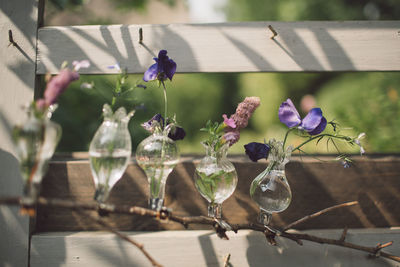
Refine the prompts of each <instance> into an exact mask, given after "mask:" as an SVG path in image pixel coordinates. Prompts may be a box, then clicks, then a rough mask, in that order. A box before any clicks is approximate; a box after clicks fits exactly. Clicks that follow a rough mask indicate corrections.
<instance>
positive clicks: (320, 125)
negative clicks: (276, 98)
mask: <svg viewBox="0 0 400 267" xmlns="http://www.w3.org/2000/svg"><path fill="white" fill-rule="evenodd" d="M279 120H280V121H281V122H282V123H284V124H286V126H287V127H289V128H292V127H295V126H297V128H299V129H300V130H304V131H306V132H308V133H309V134H310V135H317V134H320V133H321V132H322V131H323V130H325V127H326V124H327V121H326V119H325V117H324V116H322V110H321V109H320V108H313V109H311V110H310V112H309V113H308V114H307V115H306V116H305V117H304V119H303V120H302V119H301V118H300V115H299V112H297V110H296V107H295V106H294V105H293V102H292V100H290V98H288V99H287V100H286V101H285V102H283V103H282V104H281V106H280V107H279Z"/></svg>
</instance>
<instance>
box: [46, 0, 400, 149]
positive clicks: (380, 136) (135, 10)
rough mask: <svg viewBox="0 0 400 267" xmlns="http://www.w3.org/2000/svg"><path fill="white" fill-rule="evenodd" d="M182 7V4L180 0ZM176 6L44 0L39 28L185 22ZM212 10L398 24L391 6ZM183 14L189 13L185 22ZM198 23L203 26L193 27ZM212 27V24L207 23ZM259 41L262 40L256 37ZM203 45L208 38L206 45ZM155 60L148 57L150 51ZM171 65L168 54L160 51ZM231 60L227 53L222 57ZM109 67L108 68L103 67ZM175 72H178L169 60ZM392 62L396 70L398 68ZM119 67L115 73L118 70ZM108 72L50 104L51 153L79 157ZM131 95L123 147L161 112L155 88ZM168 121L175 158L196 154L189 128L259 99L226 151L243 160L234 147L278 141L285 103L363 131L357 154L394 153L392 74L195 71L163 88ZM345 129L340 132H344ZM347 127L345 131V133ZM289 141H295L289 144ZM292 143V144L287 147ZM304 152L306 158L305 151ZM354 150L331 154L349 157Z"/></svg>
mask: <svg viewBox="0 0 400 267" xmlns="http://www.w3.org/2000/svg"><path fill="white" fill-rule="evenodd" d="M189 2H191V1H189ZM189 2H183V1H180V0H175V1H174V0H164V1H157V0H139V1H135V0H91V1H83V0H52V1H49V3H46V12H45V25H57V26H61V25H84V24H134V23H137V24H143V23H152V24H155V23H160V24H168V23H188V22H191V21H193V20H191V14H192V13H193V8H196V6H195V5H193V3H189ZM217 2H219V5H218V6H216V7H215V8H216V9H217V12H219V14H220V15H221V17H220V18H219V19H221V18H222V20H226V21H274V20H279V21H301V20H368V19H372V20H379V19H381V20H398V19H400V5H399V4H398V3H396V2H397V0H386V1H380V0H371V1H365V0H350V1H349V0H335V1H324V0H303V1H296V0H281V1H272V0H226V1H217ZM192 17H193V16H192ZM202 22H204V21H202ZM207 22H214V21H207ZM266 34H269V33H268V32H267V30H266ZM210 42H212V40H210ZM153 52H154V53H157V51H153ZM169 56H170V57H171V58H174V55H173V54H169ZM232 56H233V57H234V55H232ZM113 64H115V62H110V65H113ZM177 64H178V69H177V70H178V72H179V62H177ZM399 64H400V63H399ZM121 67H122V68H123V67H124V66H121ZM141 79H142V75H129V78H128V80H127V84H126V86H127V87H134V86H135V85H137V84H139V83H142V84H145V83H144V82H143V81H142V80H141ZM115 81H116V76H114V75H82V76H81V79H80V81H79V82H75V83H73V84H72V85H71V86H70V88H69V89H68V90H67V92H66V93H65V94H63V95H62V96H61V98H60V101H59V104H60V106H59V108H58V109H57V111H56V113H55V114H54V120H55V121H57V122H59V123H60V124H61V125H62V127H63V137H62V140H61V142H60V144H59V146H58V151H59V152H70V151H87V150H88V146H89V143H90V140H91V138H92V136H93V135H94V133H95V131H96V129H97V128H98V126H99V125H100V123H101V121H102V118H101V108H102V105H103V104H104V103H105V102H110V101H111V97H112V88H113V86H114V84H115ZM82 82H94V84H95V86H96V89H81V88H80V84H81V83H82ZM146 85H147V89H143V88H140V87H137V88H135V89H134V90H133V91H132V92H131V93H129V94H126V96H124V99H123V101H121V102H120V103H119V105H123V106H125V107H127V108H128V109H132V108H136V109H137V112H136V114H135V116H134V118H133V119H132V120H131V122H130V125H129V127H130V131H131V134H132V141H133V144H132V146H133V149H135V148H136V146H137V144H138V143H139V142H140V141H142V140H143V139H144V138H145V137H146V136H147V135H148V133H147V132H146V131H145V130H144V129H142V127H141V126H140V124H141V123H143V122H144V121H147V120H148V119H150V118H151V117H152V116H153V115H154V114H155V113H162V111H163V95H162V94H163V93H162V89H161V88H158V86H157V84H156V83H149V84H146ZM167 90H168V100H169V115H173V114H176V117H177V121H178V122H179V124H180V125H181V126H182V127H184V128H185V130H186V132H187V136H186V138H185V139H184V140H183V141H180V143H179V147H180V149H181V152H182V153H203V149H202V146H201V144H200V141H201V140H202V139H204V136H203V133H201V132H200V131H199V129H200V128H202V127H203V126H204V125H205V123H206V122H207V120H209V119H210V120H213V121H221V120H222V114H224V113H225V114H228V116H229V115H230V114H232V113H234V111H235V108H236V105H237V104H238V103H239V102H240V101H241V100H242V99H243V98H244V97H245V96H259V97H260V98H261V103H262V104H261V106H260V107H259V108H258V109H257V111H256V112H255V114H254V116H253V117H252V119H251V120H250V124H249V126H248V128H246V129H245V130H243V131H242V132H241V139H240V141H239V142H238V144H236V145H234V146H233V147H232V149H231V153H244V149H243V145H244V144H246V143H248V142H252V141H256V142H262V141H263V140H264V139H266V140H269V139H270V138H274V137H275V138H281V137H282V136H283V135H284V133H285V131H286V127H285V125H283V124H282V123H280V122H279V119H278V107H279V104H280V103H281V102H282V101H284V100H286V99H287V98H291V99H292V100H293V102H294V103H295V105H296V106H297V107H298V108H299V111H300V113H301V115H302V116H304V115H305V114H306V113H307V111H308V110H309V109H310V108H311V107H313V106H317V107H321V108H322V110H323V112H324V116H325V117H326V118H327V119H328V121H329V120H332V119H335V120H337V121H339V122H340V123H341V126H342V127H343V130H344V131H345V132H344V133H346V134H350V135H351V134H353V135H355V134H356V133H360V132H365V133H366V134H367V138H366V142H364V143H363V145H364V144H365V145H364V146H365V148H366V150H367V152H374V153H382V152H384V153H391V152H398V151H400V139H399V138H397V137H398V136H400V73H398V72H374V73H372V72H371V73H348V72H346V73H344V72H343V73H342V72H329V73H240V74H239V73H238V74H236V73H229V74H225V73H218V74H215V73H205V74H177V75H175V76H174V79H173V81H172V82H167ZM350 125H351V126H352V127H353V128H351V129H350V128H347V127H348V126H350ZM346 128H347V129H346ZM294 138H295V137H294ZM291 142H292V143H293V144H294V145H297V143H298V142H301V140H300V139H299V140H295V139H294V140H291ZM310 146H311V147H309V148H308V149H306V151H313V152H315V144H312V145H310ZM357 148H358V147H340V149H341V150H343V151H346V152H354V153H357V152H358V151H359V150H358V149H357ZM317 152H318V153H329V152H332V153H336V152H337V151H336V150H335V148H334V147H333V146H330V150H327V147H326V144H319V145H318V146H317Z"/></svg>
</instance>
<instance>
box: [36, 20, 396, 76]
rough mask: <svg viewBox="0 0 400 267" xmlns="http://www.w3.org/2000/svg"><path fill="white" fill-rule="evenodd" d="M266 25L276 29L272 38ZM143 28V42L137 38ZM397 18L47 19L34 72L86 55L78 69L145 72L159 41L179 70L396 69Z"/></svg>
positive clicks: (156, 50) (41, 35) (100, 71)
mask: <svg viewBox="0 0 400 267" xmlns="http://www.w3.org/2000/svg"><path fill="white" fill-rule="evenodd" d="M268 25H272V26H273V28H274V29H275V30H276V32H277V33H278V36H276V37H275V39H274V40H272V39H270V37H271V36H272V33H271V31H270V30H269V29H268ZM139 28H142V29H143V45H141V44H139V42H138V41H139ZM399 32H400V21H345V22H334V21H313V22H268V21H267V22H243V23H217V24H171V25H110V26H71V27H45V28H41V29H40V30H39V36H38V39H39V43H38V57H37V61H38V62H37V63H38V67H37V73H38V74H44V73H46V72H51V73H56V72H57V71H58V69H59V67H60V65H61V63H62V62H63V61H64V60H67V61H69V62H71V61H73V60H77V59H89V60H90V61H91V62H92V67H91V68H89V69H87V70H82V73H91V74H97V73H115V70H110V69H108V68H107V66H109V65H113V64H114V63H115V62H119V63H120V64H121V66H123V67H127V71H128V73H143V72H144V71H145V70H146V68H147V67H149V66H150V64H152V62H153V60H152V58H153V57H154V56H155V55H156V54H157V53H158V51H159V50H160V49H167V50H168V53H169V55H170V56H171V57H172V58H173V59H174V60H175V61H176V62H177V63H178V72H283V71H399V70H400V33H399Z"/></svg>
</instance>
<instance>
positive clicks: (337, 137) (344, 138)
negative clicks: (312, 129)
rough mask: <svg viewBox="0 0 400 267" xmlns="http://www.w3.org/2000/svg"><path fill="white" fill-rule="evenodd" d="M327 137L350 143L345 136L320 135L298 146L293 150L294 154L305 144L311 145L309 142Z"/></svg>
mask: <svg viewBox="0 0 400 267" xmlns="http://www.w3.org/2000/svg"><path fill="white" fill-rule="evenodd" d="M326 136H328V137H331V138H336V139H341V140H346V141H349V140H348V139H349V137H347V136H344V135H332V134H319V135H316V136H313V137H311V138H309V139H308V140H306V141H304V142H303V143H301V144H300V145H298V146H297V147H295V148H294V149H293V150H292V152H293V151H295V150H300V148H301V147H302V146H304V145H305V144H307V143H309V142H311V141H313V140H315V139H318V138H321V137H326Z"/></svg>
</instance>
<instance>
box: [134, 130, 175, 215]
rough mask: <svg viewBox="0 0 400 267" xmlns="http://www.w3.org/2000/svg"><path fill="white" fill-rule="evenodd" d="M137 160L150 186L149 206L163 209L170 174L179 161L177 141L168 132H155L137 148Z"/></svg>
mask: <svg viewBox="0 0 400 267" xmlns="http://www.w3.org/2000/svg"><path fill="white" fill-rule="evenodd" d="M136 161H137V163H138V165H139V166H140V167H141V168H142V169H143V171H144V172H145V174H146V176H147V180H148V182H149V187H150V197H149V207H150V209H152V210H161V209H162V207H163V205H164V197H165V184H166V182H167V178H168V175H169V174H170V173H171V172H172V170H173V169H174V167H175V166H176V164H178V162H179V151H178V147H177V145H176V143H175V142H174V141H173V140H172V139H170V138H169V137H168V134H167V133H158V132H156V133H153V134H152V135H150V136H149V137H147V138H146V139H144V140H143V141H142V142H141V143H140V144H139V145H138V147H137V149H136Z"/></svg>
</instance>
